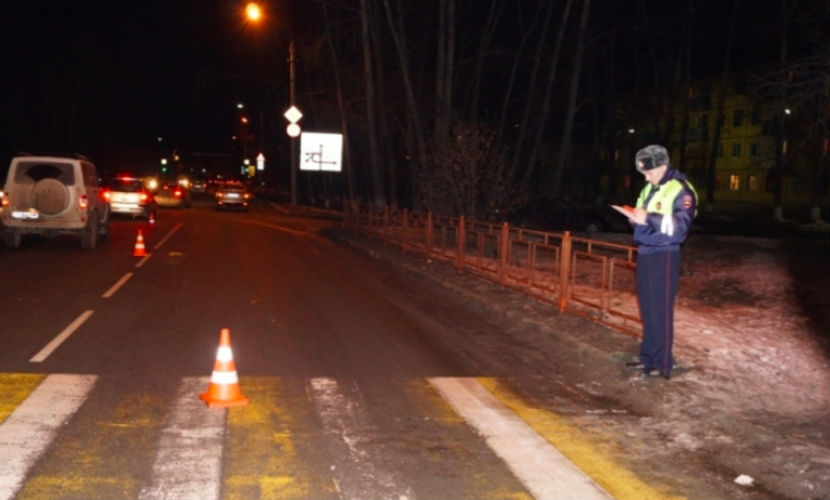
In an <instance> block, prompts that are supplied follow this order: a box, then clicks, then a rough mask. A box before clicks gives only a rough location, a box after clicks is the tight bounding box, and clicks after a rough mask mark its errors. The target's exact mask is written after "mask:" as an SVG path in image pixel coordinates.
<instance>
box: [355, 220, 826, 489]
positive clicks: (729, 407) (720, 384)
mask: <svg viewBox="0 0 830 500" xmlns="http://www.w3.org/2000/svg"><path fill="white" fill-rule="evenodd" d="M621 237H624V235H613V238H621ZM349 239H350V240H352V241H354V244H355V245H357V246H360V247H363V248H364V250H367V251H369V252H371V255H373V257H375V258H382V259H384V260H388V261H389V262H392V263H394V265H395V266H396V267H403V268H405V269H406V270H407V271H408V272H417V273H419V274H420V275H422V276H425V277H428V278H429V279H433V280H437V281H439V282H440V283H442V284H443V285H444V286H446V287H448V288H451V289H453V290H455V291H456V292H458V293H460V294H465V295H466V296H467V297H468V298H469V300H470V301H471V302H475V303H478V304H480V306H477V307H483V308H485V309H486V310H487V311H488V313H492V314H495V315H499V316H501V317H502V318H503V325H504V326H503V327H502V330H501V331H499V332H490V333H487V334H482V335H481V336H480V337H478V338H476V339H475V342H476V343H477V345H478V348H480V349H487V348H488V347H487V346H488V345H489V346H491V347H490V348H491V349H492V351H493V352H492V356H493V357H494V358H500V359H505V358H507V357H508V356H510V357H511V359H513V362H514V363H518V364H517V366H521V367H522V368H523V369H527V370H530V371H531V372H532V371H534V370H536V371H538V370H543V371H540V372H539V373H548V374H549V375H547V376H546V377H545V379H546V382H545V384H546V385H549V384H550V383H552V382H555V381H560V382H561V383H562V384H568V386H570V387H576V388H578V390H579V391H580V392H583V396H582V397H583V398H584V399H585V400H588V401H593V400H600V401H606V403H607V404H606V408H605V410H597V409H596V408H593V409H590V408H588V409H585V410H583V411H582V413H581V414H580V415H574V416H573V417H572V418H573V419H574V420H575V421H576V422H577V423H578V424H579V425H580V426H581V427H582V428H584V429H586V431H596V432H601V433H603V434H604V435H607V436H608V438H609V439H613V440H618V441H619V442H618V444H617V445H616V446H618V447H619V450H620V451H619V453H620V458H621V460H624V461H626V462H628V463H629V464H630V465H632V466H635V467H637V470H645V471H649V474H651V475H652V476H653V477H652V478H651V479H652V480H653V481H655V482H656V483H660V482H663V483H664V484H676V488H677V490H678V492H682V493H683V494H685V495H686V496H688V497H689V498H712V497H719V498H720V497H726V498H748V499H749V498H752V499H754V498H792V499H796V498H799V499H802V498H809V499H813V498H815V499H823V498H828V497H830V350H828V345H830V342H828V333H830V297H828V294H827V290H828V289H830V280H828V263H830V258H828V240H827V238H812V237H811V238H802V237H797V238H785V239H770V238H749V237H741V236H712V235H702V234H693V235H692V236H691V237H690V238H689V241H688V242H687V245H686V246H685V247H684V270H685V273H684V276H682V277H681V284H680V292H679V296H678V306H677V311H676V321H675V323H676V347H675V357H676V359H677V362H678V365H679V366H680V369H678V371H677V372H676V374H675V376H674V377H673V378H672V379H671V380H669V381H664V380H662V379H660V380H654V379H642V378H640V377H638V376H631V375H630V374H629V373H628V372H627V371H626V370H625V368H624V366H623V364H624V362H625V361H627V360H630V359H632V358H633V357H636V352H637V347H638V340H637V339H635V338H633V337H630V336H628V335H624V334H621V333H619V332H616V331H613V330H609V329H608V328H606V327H604V326H602V325H597V324H590V323H589V322H588V321H587V320H584V319H582V318H580V317H576V316H574V315H571V314H568V313H565V314H561V315H560V314H558V313H557V312H556V311H555V309H554V308H553V307H552V306H550V305H547V304H542V303H539V302H535V301H532V300H528V299H527V298H526V297H521V296H520V294H517V293H515V292H506V291H503V290H500V289H499V288H498V286H496V285H493V284H492V283H489V282H485V281H482V280H479V279H478V278H475V277H474V276H472V275H469V274H464V273H461V274H459V273H457V272H456V271H455V270H454V269H453V268H451V267H450V266H446V265H444V264H441V263H438V262H428V261H426V260H425V259H424V258H423V257H419V256H415V255H403V254H401V253H400V252H399V251H398V250H397V249H396V248H393V247H388V246H384V245H382V244H380V243H377V242H368V241H365V240H362V239H360V238H357V237H354V238H352V237H350V238H349ZM505 336H509V339H505V338H504V337H505ZM508 342H509V343H508ZM506 345H509V349H510V353H509V354H508V353H507V351H506V350H505V347H506ZM499 346H501V347H499ZM534 380H535V379H531V381H530V382H524V383H527V384H530V385H535V386H536V387H528V394H533V393H536V392H538V390H539V388H538V385H539V384H540V383H542V382H541V381H539V380H535V382H534ZM515 382H516V384H518V385H521V384H522V383H523V382H522V381H521V380H520V379H517V380H516V381H515ZM540 404H552V403H551V402H549V401H546V400H542V401H540ZM551 409H552V410H554V411H561V408H560V407H552V408H551ZM627 443H629V444H627ZM631 443H636V446H631ZM739 476H744V477H746V478H751V480H752V485H751V486H741V485H738V484H736V483H735V482H734V480H735V479H736V478H738V477H739ZM683 488H688V489H687V490H684V489H683ZM724 492H726V493H724Z"/></svg>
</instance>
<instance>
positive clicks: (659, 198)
mask: <svg viewBox="0 0 830 500" xmlns="http://www.w3.org/2000/svg"><path fill="white" fill-rule="evenodd" d="M658 188H659V189H658ZM684 188H688V189H689V191H691V192H692V195H693V196H694V197H695V215H697V200H698V197H697V192H696V191H695V188H694V186H692V183H691V182H689V181H688V180H685V181H681V180H680V179H671V180H669V181H668V182H666V183H665V184H661V185H660V186H654V185H652V184H651V183H649V184H646V185H645V187H643V189H642V191H640V196H639V197H638V198H637V206H638V207H642V208H645V209H646V212H656V213H659V214H662V215H669V216H670V215H672V213H673V212H674V201H675V200H676V199H677V195H679V194H680V193H681V192H682V191H683V190H684ZM655 189H656V190H657V192H656V193H654V196H652V197H651V199H650V200H648V206H644V205H645V201H646V200H647V199H648V197H649V195H650V194H651V192H652V191H654V190H655Z"/></svg>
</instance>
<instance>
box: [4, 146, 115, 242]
mask: <svg viewBox="0 0 830 500" xmlns="http://www.w3.org/2000/svg"><path fill="white" fill-rule="evenodd" d="M103 191H104V188H102V187H99V186H98V173H97V171H96V169H95V165H93V164H92V162H90V161H89V160H87V159H86V158H83V157H62V156H25V155H24V156H16V157H14V158H12V161H11V165H10V166H9V173H8V176H7V177H6V185H5V187H4V188H3V192H2V196H0V222H2V226H3V227H2V229H3V242H4V243H5V244H6V246H8V247H11V248H17V247H19V246H20V241H21V238H22V236H23V235H24V234H40V235H44V236H50V237H51V236H57V235H59V234H72V235H76V236H78V237H80V239H81V246H82V247H84V248H95V245H96V244H97V242H98V238H99V237H102V238H106V237H107V236H108V235H109V219H110V217H109V205H108V204H107V203H106V201H105V200H104V197H103Z"/></svg>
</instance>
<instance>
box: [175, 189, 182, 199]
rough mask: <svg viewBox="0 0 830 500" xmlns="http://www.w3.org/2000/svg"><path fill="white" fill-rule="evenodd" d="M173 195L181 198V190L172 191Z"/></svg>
mask: <svg viewBox="0 0 830 500" xmlns="http://www.w3.org/2000/svg"><path fill="white" fill-rule="evenodd" d="M173 196H175V197H176V198H181V197H182V190H181V189H177V190H175V191H173Z"/></svg>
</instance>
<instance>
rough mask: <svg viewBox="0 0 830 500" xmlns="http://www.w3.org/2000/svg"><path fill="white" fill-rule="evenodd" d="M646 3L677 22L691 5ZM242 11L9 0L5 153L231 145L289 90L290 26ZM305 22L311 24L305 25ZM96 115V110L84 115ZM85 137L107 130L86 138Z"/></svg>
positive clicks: (708, 26)
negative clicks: (253, 112) (234, 128)
mask: <svg viewBox="0 0 830 500" xmlns="http://www.w3.org/2000/svg"><path fill="white" fill-rule="evenodd" d="M481 1H482V3H483V0H481ZM747 1H749V0H747ZM354 3H357V2H354ZM647 3H648V4H649V5H651V6H652V7H654V8H656V9H659V10H661V11H663V12H662V14H664V15H665V16H666V17H667V18H669V19H671V17H672V16H675V17H676V16H677V15H679V14H680V13H679V12H677V11H678V10H679V9H678V7H679V5H680V4H682V3H683V2H673V1H669V2H666V1H663V0H659V1H649V2H647ZM770 3H773V4H775V3H776V2H770V1H768V0H764V1H763V2H761V1H754V2H753V3H752V5H753V8H751V9H749V10H748V11H747V13H746V14H745V16H744V18H743V19H742V23H741V35H740V36H741V37H742V40H744V42H746V43H744V44H743V47H744V48H745V49H744V50H741V51H739V52H738V53H737V54H736V58H737V60H738V61H740V62H741V63H745V62H755V61H754V59H769V58H770V57H771V56H772V57H774V54H771V52H770V50H768V48H765V49H764V50H751V49H757V48H758V47H763V45H764V44H765V43H769V42H770V40H771V39H772V38H773V37H772V36H770V35H769V34H768V33H765V31H764V30H765V29H767V28H766V26H768V25H769V24H770V22H771V20H772V19H773V17H774V12H772V9H770V8H767V6H765V5H764V4H770ZM530 4H532V2H530ZM622 4H626V2H624V1H620V0H617V1H613V0H594V6H595V9H597V11H598V13H600V14H598V15H601V13H605V14H607V13H608V12H610V10H607V9H606V8H605V5H609V6H610V5H615V6H620V5H622ZM268 5H269V8H272V9H282V11H281V12H274V13H271V14H276V19H280V20H282V19H289V20H293V22H294V30H295V32H297V31H301V30H302V29H303V24H305V25H306V26H308V25H309V24H310V23H314V22H316V21H317V20H316V19H314V13H316V12H319V11H318V10H317V7H316V6H314V7H312V6H313V3H312V1H311V0H304V1H293V0H283V1H281V2H268ZM430 5H431V3H430ZM718 6H719V3H718V2H714V3H710V6H709V9H710V10H709V11H708V12H706V11H704V12H701V16H702V18H703V24H704V25H705V29H701V30H699V31H698V32H696V33H695V37H696V39H698V40H699V41H700V42H699V43H701V44H702V45H704V46H706V45H707V44H708V45H709V46H711V47H713V49H718V47H719V43H720V42H721V41H722V40H723V38H724V33H725V31H724V30H725V28H724V26H723V21H724V20H725V19H726V18H727V17H728V15H729V13H728V12H722V11H721V10H720V9H719V7H718ZM243 7H244V2H243V1H240V0H212V1H205V0H166V1H165V0H141V1H134V0H128V1H125V2H103V1H101V0H91V1H84V2H67V1H55V0H46V1H39V2H4V3H3V5H2V7H0V15H1V16H2V18H3V20H4V21H5V22H4V29H3V30H2V31H1V33H2V34H0V37H2V38H0V39H1V40H2V44H3V47H4V51H3V53H4V59H5V60H4V64H3V68H4V76H3V85H4V87H5V88H4V89H3V92H2V96H3V99H4V101H3V107H4V113H3V117H2V118H0V120H1V121H0V123H2V124H3V125H4V126H3V128H4V129H6V130H5V131H4V132H5V133H4V137H3V138H2V139H0V148H1V150H2V152H3V153H4V156H5V157H7V158H8V157H9V156H10V155H12V154H13V153H14V151H15V150H18V149H22V148H31V149H37V148H39V147H40V146H41V145H42V144H49V145H53V146H51V147H60V145H61V144H66V143H72V144H77V145H78V146H79V147H81V148H84V149H93V150H108V149H109V150H113V149H118V148H130V147H135V148H140V147H142V146H147V145H149V144H152V143H153V142H154V141H155V139H156V137H158V136H160V135H161V136H164V137H165V138H166V139H167V140H169V141H170V143H173V142H175V143H180V144H183V145H187V146H188V147H190V148H196V149H206V150H210V149H221V148H223V147H225V143H226V142H227V141H228V137H229V131H230V129H231V126H230V125H229V124H230V123H232V122H233V120H234V119H235V113H236V110H235V109H234V107H233V106H234V104H235V102H237V100H249V99H254V98H257V96H252V95H246V92H247V91H246V89H251V88H255V87H259V88H262V87H263V82H265V86H266V87H268V86H270V88H272V89H273V91H274V92H275V93H276V92H284V91H285V85H286V81H287V75H286V71H287V64H286V62H285V57H286V52H287V50H286V49H287V47H286V45H287V35H286V32H287V30H286V29H284V28H285V25H277V26H273V25H272V26H271V27H269V28H268V29H266V31H265V32H262V31H256V30H253V29H251V27H250V26H246V25H245V22H244V19H243V18H242V14H243V13H242V9H243ZM304 7H307V8H304ZM724 8H725V7H724ZM467 15H469V11H468V12H467ZM302 16H306V17H309V19H307V20H306V21H300V18H301V17H302ZM271 19H275V18H274V17H272V18H271ZM286 24H287V23H286ZM621 29H627V28H625V27H621ZM653 29H654V30H656V31H663V32H666V31H668V30H672V29H674V26H673V25H672V24H671V23H668V24H655V25H654V26H653ZM770 46H771V47H772V46H774V44H771V45H770ZM746 48H749V49H750V50H746ZM642 49H643V48H642V47H639V48H632V47H627V46H624V45H621V46H620V51H619V52H620V57H621V61H622V63H621V64H620V67H621V68H623V70H625V69H626V68H628V67H629V66H631V67H633V64H632V63H631V62H630V61H633V59H634V54H632V53H631V51H634V50H642ZM718 50H719V49H718ZM698 53H699V54H701V56H699V57H698V58H697V60H698V63H699V67H702V66H703V64H704V63H706V64H707V65H711V66H713V69H717V70H719V61H718V60H717V58H713V57H711V55H710V54H711V53H712V51H709V50H705V49H704V50H700V51H699V52H698ZM358 54H359V51H358ZM56 81H57V82H59V84H58V85H56V84H55V82H56ZM258 97H261V96H258ZM96 106H98V107H99V108H98V112H97V113H84V114H83V116H79V115H80V114H81V113H75V111H77V110H78V109H94V108H95V107H96ZM89 115H94V116H89ZM10 117H14V118H10ZM60 120H75V122H73V126H72V127H70V129H71V130H73V131H74V132H71V133H74V134H76V135H75V136H73V137H72V138H71V139H70V138H67V137H65V136H63V135H61V134H67V132H65V131H63V130H61V132H55V131H56V130H59V129H63V128H65V127H63V128H62V127H55V126H54V123H55V122H56V121H60ZM86 130H94V131H99V132H100V133H99V134H97V135H98V136H97V137H94V138H88V137H86V138H82V136H84V135H85V134H84V133H83V131H86ZM54 145H57V146H54ZM2 162H3V163H5V160H3V161H2Z"/></svg>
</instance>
